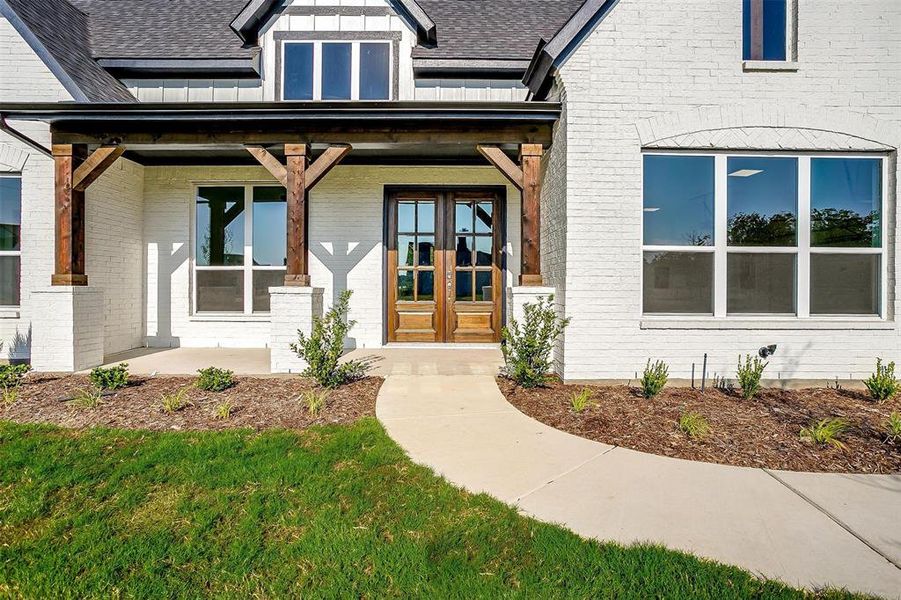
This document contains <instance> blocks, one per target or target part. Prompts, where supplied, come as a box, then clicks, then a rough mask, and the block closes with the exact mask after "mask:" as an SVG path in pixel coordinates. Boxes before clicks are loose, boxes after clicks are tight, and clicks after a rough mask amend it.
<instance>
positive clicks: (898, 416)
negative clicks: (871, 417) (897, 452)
mask: <svg viewBox="0 0 901 600" xmlns="http://www.w3.org/2000/svg"><path fill="white" fill-rule="evenodd" d="M884 427H885V441H886V442H887V443H889V444H899V443H901V413H899V412H898V411H895V412H893V413H892V414H890V415H889V417H888V419H886V421H885V425H884Z"/></svg>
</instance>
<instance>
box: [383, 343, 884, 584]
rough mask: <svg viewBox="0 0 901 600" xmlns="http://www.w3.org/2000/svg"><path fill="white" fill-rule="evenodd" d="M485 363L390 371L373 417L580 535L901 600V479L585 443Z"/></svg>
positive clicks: (416, 451)
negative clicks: (541, 418)
mask: <svg viewBox="0 0 901 600" xmlns="http://www.w3.org/2000/svg"><path fill="white" fill-rule="evenodd" d="M495 368H496V367H495V366H494V365H493V364H488V363H485V362H480V361H475V362H473V363H472V365H471V367H470V368H469V369H461V368H457V369H455V370H454V372H453V374H444V375H442V374H433V373H436V372H437V373H440V372H441V369H440V368H439V369H435V368H431V369H416V368H413V369H410V368H406V369H403V370H398V369H395V370H393V371H391V372H389V373H387V375H388V377H387V379H386V381H385V384H384V385H383V386H382V389H381V391H380V392H379V396H378V403H377V406H376V413H377V415H378V418H379V420H380V421H381V422H382V423H383V424H384V426H385V428H386V430H387V431H388V433H389V434H390V435H391V437H392V438H393V439H394V440H395V441H397V443H399V444H400V445H401V446H402V447H403V448H404V449H405V450H406V451H407V452H408V453H409V455H410V457H411V458H412V459H413V460H414V461H416V462H418V463H420V464H423V465H426V466H428V467H431V468H432V469H434V470H435V471H436V472H437V473H439V474H441V475H442V476H444V477H446V478H447V479H448V480H450V481H451V482H453V483H455V484H457V485H460V486H462V487H464V488H466V489H468V490H470V491H473V492H486V493H488V494H490V495H492V496H494V497H496V498H499V499H500V500H503V501H505V502H507V503H510V504H513V505H515V506H516V507H518V508H519V509H520V510H521V511H522V512H523V513H525V514H528V515H530V516H533V517H535V518H537V519H540V520H542V521H549V522H554V523H560V524H562V525H564V526H566V527H568V528H569V529H571V530H573V531H575V532H576V533H578V534H580V535H583V536H586V537H593V538H597V539H600V540H610V541H616V542H620V543H622V544H631V543H635V542H656V543H660V544H663V545H665V546H667V547H669V548H673V549H678V550H684V551H687V552H691V553H693V554H695V555H698V556H702V557H706V558H711V559H714V560H717V561H720V562H723V563H727V564H733V565H737V566H740V567H742V568H744V569H747V570H749V571H752V572H754V573H758V574H760V575H762V576H765V577H768V578H773V579H780V580H782V581H784V582H786V583H788V584H791V585H795V586H805V587H810V588H817V587H822V586H824V585H832V586H836V587H845V588H847V589H849V590H851V591H858V592H867V593H872V594H878V595H880V596H884V597H890V598H896V597H898V598H901V476H898V475H893V476H878V475H840V474H837V475H833V474H810V473H787V472H780V471H769V470H763V469H750V468H741V467H730V466H723V465H714V464H708V463H698V462H691V461H685V460H678V459H672V458H665V457H660V456H654V455H650V454H644V453H640V452H635V451H632V450H627V449H624V448H618V447H613V446H608V445H605V444H601V443H597V442H592V441H589V440H585V439H582V438H579V437H575V436H572V435H570V434H567V433H564V432H561V431H558V430H556V429H553V428H551V427H548V426H546V425H544V424H542V423H539V422H537V421H535V420H533V419H531V418H530V417H527V416H525V415H524V414H522V413H520V412H519V411H517V410H516V409H515V408H514V407H513V406H512V405H510V404H509V403H508V402H507V401H506V399H505V398H504V397H503V396H502V395H501V393H500V391H499V390H498V388H497V385H496V384H495V382H494V377H493V375H492V373H494V372H495V371H494V369H495ZM417 373H425V374H417ZM465 373H471V374H465Z"/></svg>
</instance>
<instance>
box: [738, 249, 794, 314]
mask: <svg viewBox="0 0 901 600" xmlns="http://www.w3.org/2000/svg"><path fill="white" fill-rule="evenodd" d="M796 263H797V260H796V256H795V255H794V254H734V253H733V254H729V257H728V259H727V264H726V268H727V271H728V274H727V276H726V279H727V280H728V289H727V291H726V294H727V303H726V304H727V311H728V312H729V313H756V314H762V313H770V314H794V313H795V312H796V311H795V272H796V270H795V264H796Z"/></svg>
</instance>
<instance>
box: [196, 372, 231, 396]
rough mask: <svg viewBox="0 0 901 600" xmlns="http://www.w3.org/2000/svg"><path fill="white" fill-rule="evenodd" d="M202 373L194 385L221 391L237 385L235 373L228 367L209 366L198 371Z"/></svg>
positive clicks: (208, 389) (209, 390)
mask: <svg viewBox="0 0 901 600" xmlns="http://www.w3.org/2000/svg"><path fill="white" fill-rule="evenodd" d="M197 372H198V373H199V374H200V375H198V377H197V381H196V382H194V385H196V386H197V387H199V388H200V389H202V390H206V391H208V392H221V391H223V390H227V389H228V388H230V387H231V386H233V385H235V374H234V373H233V372H232V371H229V370H227V369H220V368H218V367H207V368H206V369H199V370H198V371H197Z"/></svg>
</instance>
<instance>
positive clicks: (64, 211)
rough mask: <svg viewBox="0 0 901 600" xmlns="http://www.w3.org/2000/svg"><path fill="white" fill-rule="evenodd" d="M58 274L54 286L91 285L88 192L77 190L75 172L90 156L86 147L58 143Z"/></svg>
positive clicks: (55, 151)
mask: <svg viewBox="0 0 901 600" xmlns="http://www.w3.org/2000/svg"><path fill="white" fill-rule="evenodd" d="M52 153H53V163H54V216H55V238H54V240H55V242H54V246H55V247H54V271H53V275H52V277H51V278H50V283H51V285H77V286H84V285H87V284H88V277H87V275H85V269H84V266H85V260H84V257H85V244H84V239H85V237H84V232H85V203H84V190H83V189H82V190H79V189H76V186H75V173H76V170H77V169H78V167H80V166H81V165H82V162H83V161H84V159H85V157H86V156H87V146H86V145H83V144H54V145H53V148H52Z"/></svg>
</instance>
